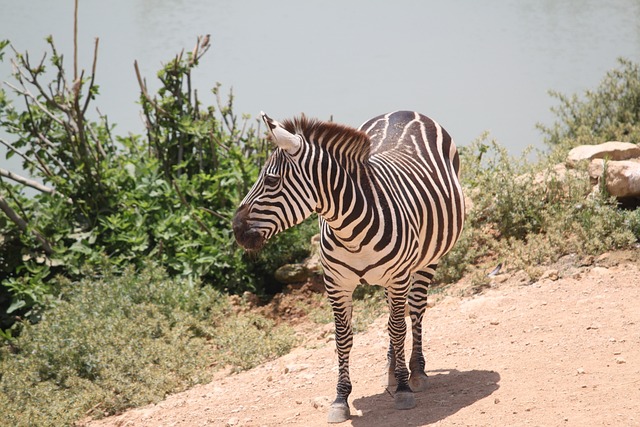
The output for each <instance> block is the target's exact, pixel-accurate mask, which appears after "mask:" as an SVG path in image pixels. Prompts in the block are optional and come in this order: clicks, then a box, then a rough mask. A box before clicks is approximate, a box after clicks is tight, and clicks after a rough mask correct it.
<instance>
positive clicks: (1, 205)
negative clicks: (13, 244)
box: [0, 194, 53, 255]
mask: <svg viewBox="0 0 640 427" xmlns="http://www.w3.org/2000/svg"><path fill="white" fill-rule="evenodd" d="M0 210H1V211H2V212H4V214H5V215H6V216H7V217H8V218H9V219H10V220H11V221H12V222H13V223H14V224H15V225H17V226H18V228H19V229H20V230H22V231H27V229H28V225H27V222H26V221H25V220H24V219H22V217H20V215H18V214H17V213H16V211H14V210H13V209H12V208H11V206H9V203H7V201H6V200H5V198H4V197H2V194H0ZM31 233H32V234H33V236H34V237H35V238H36V240H37V241H38V242H40V246H42V249H43V250H44V251H45V252H46V253H47V255H51V254H52V253H53V249H52V248H51V245H50V244H49V242H48V241H47V239H45V238H44V236H43V235H42V234H40V233H39V232H37V231H36V230H31Z"/></svg>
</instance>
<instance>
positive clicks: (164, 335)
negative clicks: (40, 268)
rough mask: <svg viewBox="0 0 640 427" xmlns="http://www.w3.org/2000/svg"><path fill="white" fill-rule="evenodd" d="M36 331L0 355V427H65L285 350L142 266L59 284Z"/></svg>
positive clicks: (270, 328)
mask: <svg viewBox="0 0 640 427" xmlns="http://www.w3.org/2000/svg"><path fill="white" fill-rule="evenodd" d="M60 287H61V293H60V297H59V299H58V300H57V301H56V302H55V304H53V305H52V307H51V308H50V309H49V310H47V311H46V312H45V313H44V314H43V318H42V320H41V321H40V322H39V323H37V324H30V323H25V324H24V329H23V332H22V334H21V335H20V336H19V337H18V338H15V339H13V340H11V341H10V343H7V344H5V345H4V346H3V347H1V348H0V414H1V415H0V424H2V425H12V426H32V425H38V426H62V425H72V424H73V423H74V422H76V421H78V420H79V419H81V418H84V417H86V416H91V417H101V416H104V415H110V414H114V413H117V412H120V411H123V410H124V409H126V408H130V407H135V406H141V405H144V404H148V403H150V402H157V401H160V400H162V399H163V398H164V397H166V395H167V394H169V393H174V392H177V391H179V390H182V389H185V388H187V387H189V386H191V385H193V384H197V383H201V382H206V381H209V380H210V378H211V369H210V368H208V367H209V366H211V365H217V366H231V367H234V368H235V369H248V368H251V367H253V366H255V365H257V364H258V363H261V362H263V361H264V360H266V359H269V358H273V357H277V356H280V355H282V354H284V353H286V352H288V351H289V350H290V348H291V347H292V345H293V344H294V338H293V334H292V333H291V331H290V330H289V329H287V328H282V327H276V326H275V325H274V324H273V322H271V321H269V320H267V319H265V318H262V317H260V316H257V315H250V316H237V315H235V314H234V312H233V310H232V309H231V307H230V306H229V304H228V302H227V298H226V297H225V296H224V295H223V294H221V293H220V292H219V291H217V290H214V289H213V288H211V287H206V286H205V287H202V286H201V285H200V284H199V283H194V282H193V281H191V280H186V279H185V280H177V279H171V278H169V277H168V276H167V275H166V274H165V273H164V272H163V270H162V268H161V267H159V266H157V265H154V264H150V265H148V266H147V267H145V268H144V269H143V270H142V271H136V270H135V269H133V268H127V269H125V271H124V274H122V275H121V276H118V275H112V274H107V275H106V276H104V277H93V278H88V279H85V280H83V281H82V282H79V283H78V282H70V281H68V280H66V279H61V283H60Z"/></svg>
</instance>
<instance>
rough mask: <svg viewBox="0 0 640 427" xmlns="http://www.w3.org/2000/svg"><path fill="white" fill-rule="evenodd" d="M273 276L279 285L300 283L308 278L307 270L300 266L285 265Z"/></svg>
mask: <svg viewBox="0 0 640 427" xmlns="http://www.w3.org/2000/svg"><path fill="white" fill-rule="evenodd" d="M273 276H274V277H275V279H276V280H277V281H278V282H280V283H284V284H291V283H301V282H305V281H306V280H307V279H308V278H309V270H308V269H307V268H306V267H305V266H304V265H302V264H285V265H283V266H282V267H280V268H278V269H277V270H276V271H275V273H274V274H273Z"/></svg>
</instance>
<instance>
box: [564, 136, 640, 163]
mask: <svg viewBox="0 0 640 427" xmlns="http://www.w3.org/2000/svg"><path fill="white" fill-rule="evenodd" d="M638 157H640V147H639V146H638V145H637V144H632V143H630V142H618V141H609V142H605V143H604V144H598V145H581V146H579V147H575V148H574V149H572V150H571V151H569V154H568V155H567V166H569V167H571V168H575V167H577V166H578V164H579V163H580V162H582V161H590V160H593V159H609V160H628V159H633V158H638Z"/></svg>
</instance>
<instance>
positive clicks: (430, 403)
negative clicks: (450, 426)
mask: <svg viewBox="0 0 640 427" xmlns="http://www.w3.org/2000/svg"><path fill="white" fill-rule="evenodd" d="M427 375H428V376H429V385H428V387H427V390H426V391H424V392H422V393H416V402H417V405H416V407H415V408H413V409H410V410H404V411H399V410H396V409H395V408H394V406H393V396H392V395H391V393H389V392H387V391H384V392H383V393H380V394H377V395H374V396H367V397H362V398H359V399H356V400H354V401H353V406H354V407H355V408H356V409H357V410H359V411H362V415H361V416H352V417H351V422H352V424H353V425H354V426H362V427H382V426H392V425H402V426H424V425H428V424H432V423H435V422H437V421H440V420H443V419H445V418H447V417H449V416H451V415H452V414H455V413H456V412H458V411H459V410H461V409H462V408H466V407H467V406H471V405H473V404H474V403H475V402H477V401H479V400H481V399H484V398H485V397H487V396H490V395H491V394H492V393H493V392H494V391H496V390H497V389H498V388H499V387H500V386H499V385H498V382H500V374H498V373H497V372H495V371H479V370H473V371H463V372H460V371H458V370H455V369H451V370H448V371H445V370H439V371H427Z"/></svg>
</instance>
